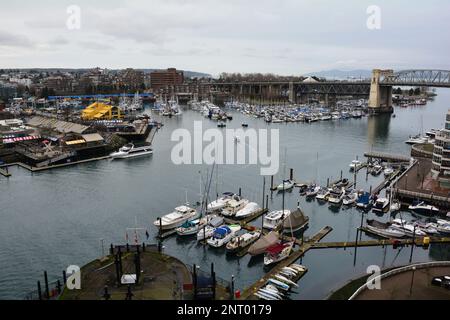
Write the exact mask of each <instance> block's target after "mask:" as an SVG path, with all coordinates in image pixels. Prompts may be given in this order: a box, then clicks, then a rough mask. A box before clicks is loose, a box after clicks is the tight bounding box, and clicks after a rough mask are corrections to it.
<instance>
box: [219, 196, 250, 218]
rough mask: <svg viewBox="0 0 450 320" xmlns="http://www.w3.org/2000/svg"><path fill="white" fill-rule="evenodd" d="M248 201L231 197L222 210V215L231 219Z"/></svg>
mask: <svg viewBox="0 0 450 320" xmlns="http://www.w3.org/2000/svg"><path fill="white" fill-rule="evenodd" d="M248 203H249V201H248V200H247V199H242V198H240V197H239V196H235V197H233V199H231V200H230V201H229V202H228V203H227V204H226V206H225V208H224V209H223V210H222V215H223V216H225V217H233V216H234V215H235V214H236V213H237V212H238V211H239V210H241V209H243V208H244V207H245V206H246V205H247V204H248Z"/></svg>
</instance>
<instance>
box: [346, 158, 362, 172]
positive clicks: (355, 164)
mask: <svg viewBox="0 0 450 320" xmlns="http://www.w3.org/2000/svg"><path fill="white" fill-rule="evenodd" d="M361 166H362V163H361V161H359V160H353V161H352V163H350V165H349V167H350V171H356V170H358V169H359V168H360V167H361Z"/></svg>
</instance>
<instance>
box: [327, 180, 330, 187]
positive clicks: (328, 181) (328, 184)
mask: <svg viewBox="0 0 450 320" xmlns="http://www.w3.org/2000/svg"><path fill="white" fill-rule="evenodd" d="M329 186H330V178H327V188H328V187H329Z"/></svg>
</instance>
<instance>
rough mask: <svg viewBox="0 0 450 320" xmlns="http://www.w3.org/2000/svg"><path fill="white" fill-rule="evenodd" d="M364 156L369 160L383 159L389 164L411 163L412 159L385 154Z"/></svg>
mask: <svg viewBox="0 0 450 320" xmlns="http://www.w3.org/2000/svg"><path fill="white" fill-rule="evenodd" d="M364 156H365V157H366V158H369V159H371V158H374V159H381V160H383V161H387V162H409V161H410V159H411V157H407V156H403V155H397V154H389V153H383V152H366V153H364Z"/></svg>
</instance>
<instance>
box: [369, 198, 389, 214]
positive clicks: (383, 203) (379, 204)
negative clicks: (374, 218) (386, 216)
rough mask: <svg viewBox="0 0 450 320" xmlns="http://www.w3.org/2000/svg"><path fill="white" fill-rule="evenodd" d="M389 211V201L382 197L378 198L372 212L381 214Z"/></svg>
mask: <svg viewBox="0 0 450 320" xmlns="http://www.w3.org/2000/svg"><path fill="white" fill-rule="evenodd" d="M388 210H389V199H388V198H383V197H380V198H378V199H377V200H376V201H375V203H374V205H373V208H372V211H374V212H381V213H385V212H387V211H388Z"/></svg>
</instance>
